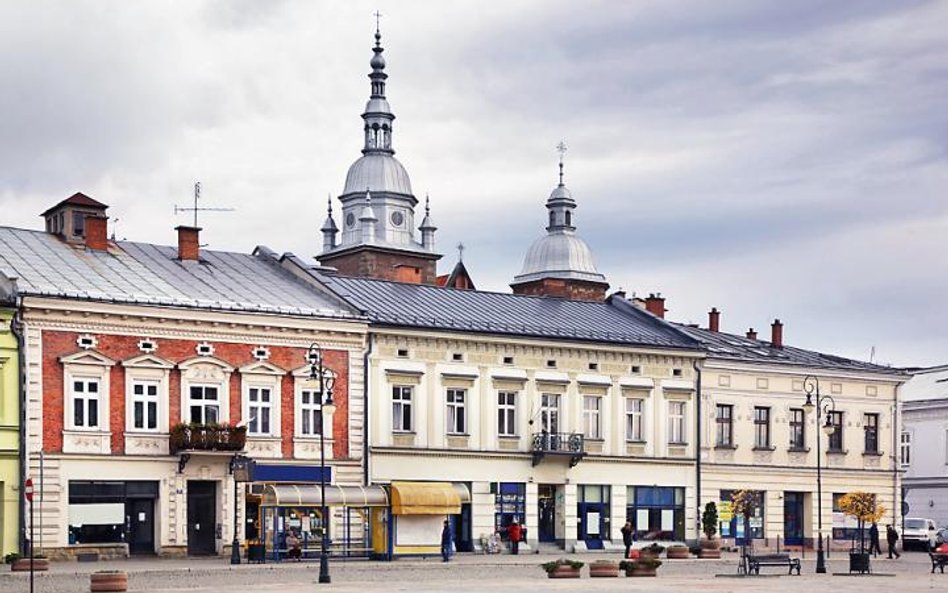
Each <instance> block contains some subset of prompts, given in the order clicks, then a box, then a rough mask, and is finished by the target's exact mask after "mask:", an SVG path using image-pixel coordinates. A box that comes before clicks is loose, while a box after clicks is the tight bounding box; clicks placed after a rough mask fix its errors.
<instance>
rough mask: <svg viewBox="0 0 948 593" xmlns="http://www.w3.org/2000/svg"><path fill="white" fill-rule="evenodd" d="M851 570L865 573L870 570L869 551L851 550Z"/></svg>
mask: <svg viewBox="0 0 948 593" xmlns="http://www.w3.org/2000/svg"><path fill="white" fill-rule="evenodd" d="M849 572H858V573H861V574H865V573H867V572H869V553H868V552H850V553H849Z"/></svg>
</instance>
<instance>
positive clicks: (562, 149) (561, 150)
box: [556, 140, 568, 185]
mask: <svg viewBox="0 0 948 593" xmlns="http://www.w3.org/2000/svg"><path fill="white" fill-rule="evenodd" d="M567 150H568V148H567V147H566V142H564V141H562V140H560V143H559V144H557V145H556V152H558V153H560V185H563V156H564V155H566V151H567Z"/></svg>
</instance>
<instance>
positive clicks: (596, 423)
mask: <svg viewBox="0 0 948 593" xmlns="http://www.w3.org/2000/svg"><path fill="white" fill-rule="evenodd" d="M601 407H602V398H600V397H598V396H595V395H584V396H583V436H585V437H586V438H587V439H601V438H602V426H601V424H602V423H601V422H600V418H601V414H600V408H601Z"/></svg>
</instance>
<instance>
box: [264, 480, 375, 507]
mask: <svg viewBox="0 0 948 593" xmlns="http://www.w3.org/2000/svg"><path fill="white" fill-rule="evenodd" d="M260 506H264V507H321V506H331V507H333V506H338V507H355V508H361V507H387V506H388V494H387V493H386V492H385V489H384V488H382V487H381V486H335V485H332V484H326V502H325V503H324V502H323V498H322V491H321V490H320V486H319V485H318V484H267V485H266V486H265V487H264V489H263V497H262V499H261V500H260Z"/></svg>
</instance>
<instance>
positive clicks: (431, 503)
mask: <svg viewBox="0 0 948 593" xmlns="http://www.w3.org/2000/svg"><path fill="white" fill-rule="evenodd" d="M390 488H391V491H392V514H393V515H456V514H458V513H460V512H461V503H463V502H470V500H471V493H470V491H468V489H467V486H465V485H464V484H452V483H450V482H392V483H391V485H390Z"/></svg>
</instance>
